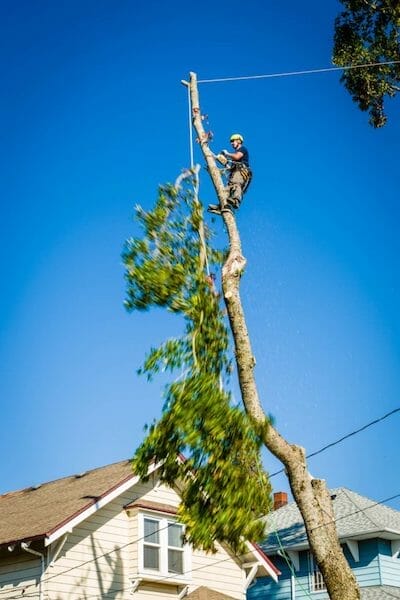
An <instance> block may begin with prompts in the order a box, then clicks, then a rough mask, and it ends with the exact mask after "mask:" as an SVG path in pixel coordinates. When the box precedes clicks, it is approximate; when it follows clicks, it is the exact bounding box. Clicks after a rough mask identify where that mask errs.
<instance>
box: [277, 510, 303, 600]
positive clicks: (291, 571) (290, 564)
mask: <svg viewBox="0 0 400 600" xmlns="http://www.w3.org/2000/svg"><path fill="white" fill-rule="evenodd" d="M272 514H273V513H271V515H272ZM272 530H273V533H274V534H275V537H276V539H277V540H278V544H279V549H280V551H281V556H282V558H283V559H284V561H285V562H286V564H287V566H288V567H289V571H290V573H291V574H292V576H293V577H294V579H295V581H296V583H297V584H298V585H299V587H300V589H301V591H302V592H303V594H305V595H306V596H307V598H313V596H311V594H310V593H309V592H308V590H306V589H305V587H303V584H302V583H301V581H300V579H299V578H298V577H297V575H296V571H295V570H294V568H293V564H292V561H291V559H290V557H289V556H288V554H287V552H286V550H285V549H284V547H283V545H282V541H281V538H280V537H279V533H278V530H277V528H276V524H275V521H274V520H273V522H272Z"/></svg>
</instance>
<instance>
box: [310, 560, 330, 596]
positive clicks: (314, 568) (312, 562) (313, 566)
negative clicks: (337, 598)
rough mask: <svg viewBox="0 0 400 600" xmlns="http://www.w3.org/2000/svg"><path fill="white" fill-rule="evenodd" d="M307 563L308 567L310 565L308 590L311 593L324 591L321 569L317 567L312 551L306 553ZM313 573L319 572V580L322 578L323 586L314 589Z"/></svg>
mask: <svg viewBox="0 0 400 600" xmlns="http://www.w3.org/2000/svg"><path fill="white" fill-rule="evenodd" d="M308 564H309V567H310V592H311V593H312V594H320V593H321V592H326V585H325V582H324V580H323V579H322V574H321V571H320V570H319V568H318V565H317V563H316V561H315V558H314V556H313V555H312V552H309V553H308ZM315 573H319V574H320V576H321V580H322V583H323V586H324V587H322V588H319V589H317V590H316V589H315V577H314V575H315Z"/></svg>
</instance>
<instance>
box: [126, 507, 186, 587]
mask: <svg viewBox="0 0 400 600" xmlns="http://www.w3.org/2000/svg"><path fill="white" fill-rule="evenodd" d="M145 518H148V519H152V520H153V521H159V523H160V528H159V535H160V548H161V552H160V569H159V570H157V569H145V568H144V565H143V562H144V556H143V555H144V552H143V548H144V543H145V540H144V519H145ZM138 520H139V522H138V533H139V535H138V537H139V543H138V577H142V578H143V579H146V580H151V581H160V583H165V584H167V585H168V584H169V583H171V584H172V583H176V582H188V581H191V573H192V564H191V556H192V553H191V548H190V546H189V545H188V544H184V545H183V550H182V553H183V573H181V574H180V573H169V572H168V523H173V524H175V523H176V524H178V525H181V523H179V521H177V520H176V519H174V518H173V517H171V516H170V515H165V514H160V513H158V514H157V513H155V512H153V511H140V512H139V513H138ZM182 527H183V525H182Z"/></svg>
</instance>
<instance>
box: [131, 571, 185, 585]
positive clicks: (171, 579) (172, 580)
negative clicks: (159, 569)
mask: <svg viewBox="0 0 400 600" xmlns="http://www.w3.org/2000/svg"><path fill="white" fill-rule="evenodd" d="M129 579H131V580H134V581H137V580H140V581H143V582H149V583H159V584H162V585H174V586H176V585H182V586H185V585H187V584H189V583H191V582H192V577H191V576H188V575H164V573H159V574H158V573H148V572H138V573H135V574H133V575H130V577H129Z"/></svg>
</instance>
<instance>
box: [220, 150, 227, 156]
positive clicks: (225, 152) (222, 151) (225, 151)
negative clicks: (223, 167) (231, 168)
mask: <svg viewBox="0 0 400 600" xmlns="http://www.w3.org/2000/svg"><path fill="white" fill-rule="evenodd" d="M221 154H223V155H224V156H228V154H229V152H228V150H221Z"/></svg>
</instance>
